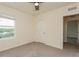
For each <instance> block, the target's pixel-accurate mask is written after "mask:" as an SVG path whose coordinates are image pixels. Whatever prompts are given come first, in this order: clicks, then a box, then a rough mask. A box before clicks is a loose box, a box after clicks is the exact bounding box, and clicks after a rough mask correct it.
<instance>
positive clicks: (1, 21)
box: [0, 17, 15, 38]
mask: <svg viewBox="0 0 79 59" xmlns="http://www.w3.org/2000/svg"><path fill="white" fill-rule="evenodd" d="M14 36H15V20H14V19H11V18H6V17H0V38H11V37H14Z"/></svg>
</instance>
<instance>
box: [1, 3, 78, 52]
mask: <svg viewBox="0 0 79 59" xmlns="http://www.w3.org/2000/svg"><path fill="white" fill-rule="evenodd" d="M73 6H77V7H78V9H77V10H73V11H67V9H68V8H69V7H73ZM0 12H1V13H6V14H8V15H11V16H14V17H15V18H16V38H14V39H7V40H0V51H2V50H6V49H9V48H13V47H16V46H19V45H23V44H26V43H29V42H33V41H35V42H42V43H45V44H47V45H50V46H52V47H56V48H60V49H63V16H65V15H71V14H76V13H79V4H74V5H70V6H66V7H62V8H59V9H56V10H52V11H49V12H47V13H42V14H40V15H37V16H32V15H29V14H26V13H23V12H20V11H18V10H15V9H12V8H9V7H5V6H1V5H0Z"/></svg>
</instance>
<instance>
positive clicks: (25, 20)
mask: <svg viewBox="0 0 79 59" xmlns="http://www.w3.org/2000/svg"><path fill="white" fill-rule="evenodd" d="M0 13H4V14H8V15H10V16H13V17H15V19H16V38H13V39H4V40H1V39H0V51H3V50H6V49H9V48H13V47H16V46H19V45H23V44H26V43H29V42H32V41H33V40H32V39H33V33H32V32H33V28H32V27H33V23H32V22H33V21H32V19H33V16H32V15H29V14H26V13H23V12H20V11H18V10H15V9H12V8H9V7H6V6H2V5H0Z"/></svg>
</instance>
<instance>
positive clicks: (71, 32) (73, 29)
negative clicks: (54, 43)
mask: <svg viewBox="0 0 79 59" xmlns="http://www.w3.org/2000/svg"><path fill="white" fill-rule="evenodd" d="M63 31H64V32H63V38H64V39H63V42H64V46H67V45H72V46H78V45H79V14H76V15H69V16H64V27H63Z"/></svg>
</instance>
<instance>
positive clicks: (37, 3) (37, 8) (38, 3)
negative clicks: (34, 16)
mask: <svg viewBox="0 0 79 59" xmlns="http://www.w3.org/2000/svg"><path fill="white" fill-rule="evenodd" d="M31 3H33V5H34V6H35V10H36V11H38V10H39V7H40V3H43V2H31Z"/></svg>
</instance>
